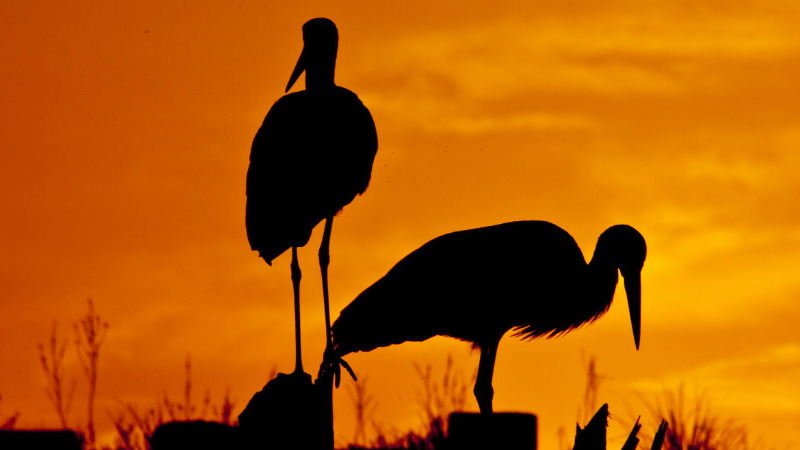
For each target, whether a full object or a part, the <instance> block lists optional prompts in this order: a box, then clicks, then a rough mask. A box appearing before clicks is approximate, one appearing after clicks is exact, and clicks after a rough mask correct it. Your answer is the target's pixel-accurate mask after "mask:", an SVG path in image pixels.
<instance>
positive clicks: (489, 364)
mask: <svg viewBox="0 0 800 450" xmlns="http://www.w3.org/2000/svg"><path fill="white" fill-rule="evenodd" d="M498 344H499V342H494V343H492V344H489V345H486V346H481V360H480V362H479V363H478V378H477V379H476V380H475V389H474V390H473V392H474V393H475V399H476V400H477V401H478V408H479V409H480V410H481V414H484V415H489V414H492V397H494V389H493V388H492V375H493V374H494V360H495V357H496V356H497V345H498Z"/></svg>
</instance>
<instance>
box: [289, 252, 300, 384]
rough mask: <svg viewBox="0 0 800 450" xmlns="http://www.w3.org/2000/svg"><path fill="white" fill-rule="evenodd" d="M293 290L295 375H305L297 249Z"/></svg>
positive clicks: (293, 264) (293, 254)
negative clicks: (301, 341) (301, 343)
mask: <svg viewBox="0 0 800 450" xmlns="http://www.w3.org/2000/svg"><path fill="white" fill-rule="evenodd" d="M291 268H292V288H293V290H294V340H295V358H296V359H295V364H294V373H296V374H300V373H303V358H302V356H301V352H300V277H301V273H300V264H299V263H298V262H297V247H292V265H291Z"/></svg>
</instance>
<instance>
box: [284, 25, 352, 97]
mask: <svg viewBox="0 0 800 450" xmlns="http://www.w3.org/2000/svg"><path fill="white" fill-rule="evenodd" d="M338 48H339V32H338V31H337V30H336V25H334V23H333V22H332V21H331V20H329V19H323V18H318V19H311V20H309V21H308V22H306V23H305V25H303V51H302V52H301V53H300V58H299V59H298V60H297V64H296V65H295V66H294V71H292V76H291V77H290V78H289V84H287V85H286V92H289V89H291V88H292V86H293V85H294V83H295V81H297V79H298V78H300V74H302V73H303V72H304V71H305V73H306V89H308V88H311V87H317V86H332V85H333V71H334V69H335V67H336V51H337V50H338Z"/></svg>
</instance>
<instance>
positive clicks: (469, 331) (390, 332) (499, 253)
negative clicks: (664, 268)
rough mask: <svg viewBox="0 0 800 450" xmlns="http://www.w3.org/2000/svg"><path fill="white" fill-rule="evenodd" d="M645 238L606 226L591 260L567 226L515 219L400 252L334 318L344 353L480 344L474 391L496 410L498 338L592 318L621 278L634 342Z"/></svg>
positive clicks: (338, 348) (551, 330) (556, 330)
mask: <svg viewBox="0 0 800 450" xmlns="http://www.w3.org/2000/svg"><path fill="white" fill-rule="evenodd" d="M646 253H647V249H646V245H645V241H644V238H643V237H642V235H641V234H639V232H637V231H636V230H634V229H633V228H632V227H630V226H628V225H616V226H613V227H611V228H609V229H607V230H606V231H604V232H603V233H602V234H601V235H600V238H599V239H598V241H597V247H596V248H595V251H594V255H593V256H592V260H591V261H590V262H589V263H588V264H587V263H586V261H585V259H584V257H583V254H582V253H581V250H580V249H579V248H578V245H577V244H576V243H575V240H574V239H573V238H572V236H570V235H569V234H568V233H567V232H566V231H564V230H562V229H561V228H559V227H557V226H556V225H553V224H551V223H549V222H543V221H521V222H511V223H505V224H501V225H495V226H489V227H485V228H477V229H473V230H465V231H458V232H455V233H450V234H446V235H444V236H440V237H438V238H436V239H433V240H432V241H430V242H428V243H427V244H425V245H423V246H422V247H420V248H419V249H417V250H415V251H413V252H412V253H411V254H409V255H408V256H406V257H405V258H403V259H402V260H400V262H398V263H397V264H396V265H395V266H394V267H393V268H392V269H391V270H390V271H389V272H388V273H387V274H386V275H385V276H384V277H383V278H381V279H380V280H378V281H377V282H375V284H373V285H372V286H370V287H369V288H367V289H366V290H364V291H363V292H362V293H361V294H359V295H358V297H356V299H355V300H353V301H352V302H351V303H350V304H349V305H348V306H347V307H345V308H344V309H343V310H342V312H341V315H340V316H339V318H338V319H337V320H336V322H335V323H334V324H333V343H334V353H335V354H336V355H337V356H338V357H341V356H344V355H346V354H348V353H351V352H359V351H362V352H366V351H370V350H373V349H375V348H377V347H385V346H388V345H392V344H399V343H402V342H406V341H424V340H426V339H428V338H431V337H433V336H436V335H442V336H450V337H454V338H457V339H461V340H464V341H469V342H472V343H473V347H475V348H479V349H480V362H479V366H478V376H477V380H476V382H475V389H474V393H475V398H476V399H477V401H478V406H479V407H480V410H481V412H482V413H486V414H488V413H491V412H492V397H493V394H494V390H493V388H492V373H493V371H494V363H495V356H496V354H497V346H498V344H499V342H500V338H501V337H502V336H503V335H504V334H505V333H506V332H507V331H509V330H514V332H515V333H514V335H515V336H519V337H521V338H523V339H533V338H537V337H541V336H547V337H555V336H559V335H561V334H564V333H566V332H568V331H570V330H573V329H576V328H578V327H580V326H581V325H583V324H586V323H591V322H593V321H594V320H597V319H598V318H599V317H600V316H602V315H603V314H604V313H605V312H606V311H607V310H608V308H609V306H610V304H611V300H612V298H613V296H614V291H615V288H616V285H617V280H618V276H617V270H619V271H620V272H621V273H622V276H623V278H624V284H625V290H626V292H627V297H628V305H629V310H630V317H631V324H632V326H633V337H634V341H635V343H636V348H637V349H638V348H639V329H640V309H641V270H642V266H643V265H644V260H645V255H646Z"/></svg>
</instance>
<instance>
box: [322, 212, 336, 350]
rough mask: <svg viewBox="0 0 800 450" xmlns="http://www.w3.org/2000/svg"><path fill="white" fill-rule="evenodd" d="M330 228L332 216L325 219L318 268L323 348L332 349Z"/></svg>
mask: <svg viewBox="0 0 800 450" xmlns="http://www.w3.org/2000/svg"><path fill="white" fill-rule="evenodd" d="M331 228H333V216H331V217H328V218H327V219H325V232H324V233H323V234H322V243H321V244H320V246H319V268H320V270H321V271H322V300H323V303H324V304H325V348H326V349H333V342H332V341H331V339H332V336H331V307H330V299H329V297H328V265H329V264H330V262H331V255H330V246H331Z"/></svg>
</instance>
